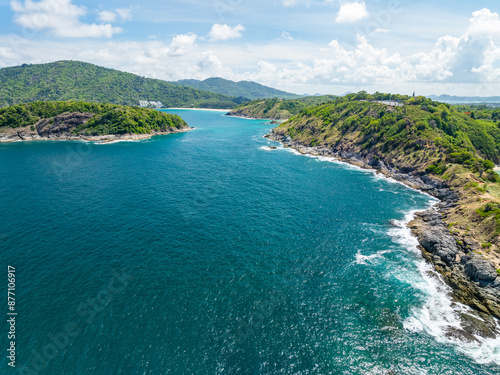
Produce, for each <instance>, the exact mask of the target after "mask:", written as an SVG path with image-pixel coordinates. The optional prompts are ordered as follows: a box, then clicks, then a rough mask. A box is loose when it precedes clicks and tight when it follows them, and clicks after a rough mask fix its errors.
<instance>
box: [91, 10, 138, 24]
mask: <svg viewBox="0 0 500 375" xmlns="http://www.w3.org/2000/svg"><path fill="white" fill-rule="evenodd" d="M118 17H119V18H120V20H121V21H130V20H131V19H132V10H131V9H124V8H120V9H115V10H114V11H111V10H103V11H102V12H99V20H101V21H103V22H115V21H117V18H118Z"/></svg>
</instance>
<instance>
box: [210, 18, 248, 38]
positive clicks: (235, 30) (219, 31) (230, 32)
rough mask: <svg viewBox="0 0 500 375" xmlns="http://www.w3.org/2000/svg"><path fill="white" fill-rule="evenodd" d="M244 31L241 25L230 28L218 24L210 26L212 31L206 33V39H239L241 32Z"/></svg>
mask: <svg viewBox="0 0 500 375" xmlns="http://www.w3.org/2000/svg"><path fill="white" fill-rule="evenodd" d="M243 30H245V28H244V27H243V26H241V25H238V26H235V27H231V26H228V25H225V24H224V25H222V24H219V23H216V24H215V25H213V26H212V29H211V30H210V32H209V33H208V37H209V38H210V40H211V41H213V42H215V41H219V40H228V39H235V38H241V36H242V35H241V32H242V31H243Z"/></svg>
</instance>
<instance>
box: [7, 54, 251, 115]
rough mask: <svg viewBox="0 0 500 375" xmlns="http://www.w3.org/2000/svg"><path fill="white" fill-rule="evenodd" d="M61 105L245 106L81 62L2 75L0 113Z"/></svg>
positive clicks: (226, 98)
mask: <svg viewBox="0 0 500 375" xmlns="http://www.w3.org/2000/svg"><path fill="white" fill-rule="evenodd" d="M61 100H80V101H86V102H98V103H112V104H121V105H138V104H139V101H155V102H162V103H163V105H164V106H165V107H205V108H233V107H235V106H236V105H238V104H240V103H241V102H242V101H243V100H241V99H240V100H238V99H236V98H234V97H229V96H226V95H221V94H216V93H213V92H208V91H202V90H197V89H194V88H191V87H179V86H178V85H172V84H170V83H168V82H166V81H162V80H159V79H150V78H144V77H140V76H138V75H135V74H131V73H125V72H121V71H119V70H114V69H108V68H103V67H100V66H97V65H93V64H89V63H85V62H81V61H57V62H53V63H49V64H36V65H31V64H29V65H28V64H23V65H22V66H16V67H10V68H3V69H0V107H5V106H8V105H13V104H21V103H29V102H35V101H61Z"/></svg>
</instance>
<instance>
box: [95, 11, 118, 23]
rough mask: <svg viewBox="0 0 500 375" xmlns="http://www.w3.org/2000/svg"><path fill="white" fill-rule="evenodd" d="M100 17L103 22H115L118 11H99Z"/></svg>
mask: <svg viewBox="0 0 500 375" xmlns="http://www.w3.org/2000/svg"><path fill="white" fill-rule="evenodd" d="M99 19H100V20H101V21H103V22H114V21H115V20H116V13H114V12H111V11H109V10H103V11H102V12H99Z"/></svg>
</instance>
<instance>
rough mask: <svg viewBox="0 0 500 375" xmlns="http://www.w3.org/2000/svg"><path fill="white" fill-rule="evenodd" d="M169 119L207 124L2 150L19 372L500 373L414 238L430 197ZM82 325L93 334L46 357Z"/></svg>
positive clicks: (231, 130)
mask: <svg viewBox="0 0 500 375" xmlns="http://www.w3.org/2000/svg"><path fill="white" fill-rule="evenodd" d="M169 112H170V113H176V114H179V115H181V116H182V117H183V118H184V119H185V120H186V121H187V122H188V124H189V125H190V126H192V127H195V129H194V130H193V131H191V132H188V133H181V134H173V135H167V136H159V137H154V138H152V139H149V140H143V141H138V142H122V143H114V144H106V145H99V146H97V145H93V144H83V143H78V142H43V143H40V142H38V143H37V142H27V143H16V144H6V145H2V148H1V149H0V179H1V181H2V184H1V185H0V193H1V194H2V197H3V199H2V200H1V201H0V202H1V203H0V209H1V210H2V213H3V214H2V215H0V241H1V243H2V247H3V248H4V249H5V250H4V251H2V252H1V254H0V258H1V259H2V264H3V265H4V266H6V265H7V264H11V265H12V266H15V267H16V270H17V292H18V309H19V314H20V316H21V317H22V321H20V323H19V325H18V332H17V347H18V351H17V361H18V368H19V369H21V368H22V367H23V365H26V366H27V367H30V368H33V366H34V365H39V367H43V368H42V369H41V371H38V372H39V373H40V374H55V375H57V374H71V373H74V374H111V373H124V374H170V373H171V374H328V373H331V374H386V373H388V371H392V373H394V374H458V373H459V374H471V375H472V374H498V373H499V371H500V340H499V339H498V338H495V337H492V338H481V337H480V336H479V335H477V337H476V336H474V337H472V336H470V335H469V336H468V337H464V335H463V334H462V335H461V334H455V335H451V334H450V332H451V328H455V332H456V331H460V329H462V328H463V327H462V326H461V325H462V321H461V320H460V317H459V315H460V314H470V313H471V310H470V309H468V308H466V307H464V306H462V305H459V304H456V303H454V302H452V300H451V297H450V296H449V295H448V292H449V290H448V288H447V287H446V286H445V285H444V284H443V283H442V282H441V281H440V280H439V278H438V277H437V276H436V275H435V273H434V272H433V271H432V267H431V266H430V265H428V264H426V263H425V262H424V261H423V259H422V257H421V255H420V253H419V250H418V249H417V247H416V245H417V244H416V240H415V239H414V238H413V237H412V236H411V235H410V232H409V230H408V229H407V228H406V226H405V223H406V222H408V221H409V220H410V218H411V214H412V212H414V211H415V210H421V209H425V208H428V207H429V206H430V205H431V204H432V203H433V200H432V199H431V198H430V197H429V196H426V195H424V194H420V193H418V192H416V191H414V190H412V189H409V188H406V187H405V186H402V185H401V184H397V183H392V182H391V181H388V180H387V179H384V178H380V177H379V176H375V175H374V174H373V173H371V172H368V171H363V170H361V169H359V168H356V167H352V166H347V165H345V164H343V163H339V162H331V160H326V158H310V157H304V156H303V155H296V154H294V153H292V152H288V151H287V150H285V149H282V148H280V145H279V143H277V142H272V141H269V140H267V139H265V138H263V136H264V135H265V134H267V133H268V132H269V130H270V129H271V128H272V127H273V125H270V124H267V123H266V122H264V121H259V120H248V119H241V118H233V117H226V116H223V115H222V114H221V113H220V112H216V111H190V110H169ZM270 147H278V148H277V149H273V148H270ZM117 275H119V276H120V275H121V276H120V277H117ZM123 278H125V279H124V280H125V281H124V282H122V281H121V279H123ZM4 285H5V286H6V284H5V281H4ZM21 322H22V323H21ZM70 323H74V326H76V327H77V329H78V331H77V332H78V334H76V333H75V334H74V335H72V336H68V339H67V341H65V342H62V343H61V341H59V344H60V347H56V351H57V352H54V351H50V350H47V347H48V345H51V344H52V343H53V342H54V341H53V338H54V337H62V336H61V335H64V332H66V327H67V326H68V324H70ZM2 340H4V338H3V339H2ZM2 342H3V343H4V346H5V348H7V346H6V341H5V340H4V341H2ZM63 344H65V345H63ZM37 353H38V354H39V355H40V356H41V359H40V357H37ZM37 360H38V361H40V360H45V363H44V366H42V365H41V364H40V363H39V362H37ZM1 365H2V366H3V367H4V368H6V358H2V361H1Z"/></svg>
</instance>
